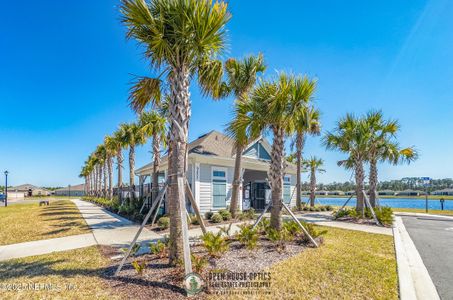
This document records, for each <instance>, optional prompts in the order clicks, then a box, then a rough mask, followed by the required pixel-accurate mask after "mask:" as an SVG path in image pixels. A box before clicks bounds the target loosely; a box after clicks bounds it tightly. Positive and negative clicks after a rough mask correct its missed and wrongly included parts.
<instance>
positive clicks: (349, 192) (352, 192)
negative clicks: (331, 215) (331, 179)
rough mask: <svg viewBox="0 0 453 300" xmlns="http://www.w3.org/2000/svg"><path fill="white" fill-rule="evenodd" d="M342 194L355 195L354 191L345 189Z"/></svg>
mask: <svg viewBox="0 0 453 300" xmlns="http://www.w3.org/2000/svg"><path fill="white" fill-rule="evenodd" d="M344 194H345V195H347V196H352V195H355V191H347V192H346V193H344Z"/></svg>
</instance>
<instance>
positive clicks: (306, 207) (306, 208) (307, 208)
mask: <svg viewBox="0 0 453 300" xmlns="http://www.w3.org/2000/svg"><path fill="white" fill-rule="evenodd" d="M302 210H304V211H308V210H310V208H309V207H308V206H304V208H302Z"/></svg>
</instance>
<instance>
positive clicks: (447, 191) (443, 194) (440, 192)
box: [431, 189, 453, 196]
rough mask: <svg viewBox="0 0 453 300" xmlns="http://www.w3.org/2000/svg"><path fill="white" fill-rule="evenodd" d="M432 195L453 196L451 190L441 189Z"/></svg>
mask: <svg viewBox="0 0 453 300" xmlns="http://www.w3.org/2000/svg"><path fill="white" fill-rule="evenodd" d="M431 194H433V195H441V196H453V189H442V190H437V191H434V192H432V193H431Z"/></svg>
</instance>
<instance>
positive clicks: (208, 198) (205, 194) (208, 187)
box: [200, 164, 212, 213]
mask: <svg viewBox="0 0 453 300" xmlns="http://www.w3.org/2000/svg"><path fill="white" fill-rule="evenodd" d="M211 208H212V182H211V166H210V165H207V164H200V212H201V213H205V212H207V211H210V210H211Z"/></svg>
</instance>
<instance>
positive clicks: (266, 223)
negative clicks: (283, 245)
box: [256, 218, 271, 234]
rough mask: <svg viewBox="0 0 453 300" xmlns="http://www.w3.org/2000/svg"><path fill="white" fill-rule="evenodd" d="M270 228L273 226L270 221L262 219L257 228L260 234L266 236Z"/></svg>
mask: <svg viewBox="0 0 453 300" xmlns="http://www.w3.org/2000/svg"><path fill="white" fill-rule="evenodd" d="M270 226H271V221H270V219H269V218H262V219H261V221H260V222H259V223H258V225H257V226H256V227H257V230H258V232H260V233H262V234H264V233H266V232H267V230H268V229H269V228H270Z"/></svg>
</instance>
